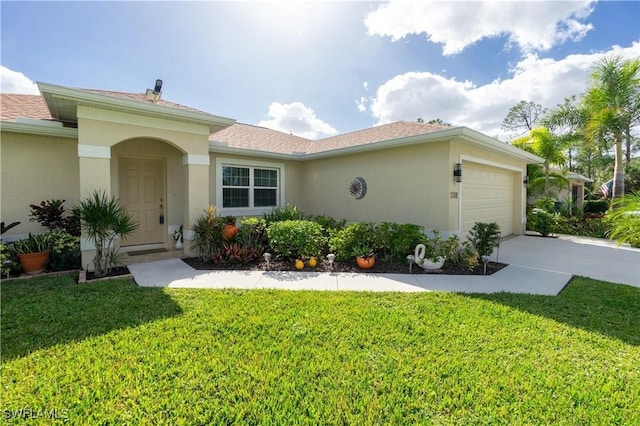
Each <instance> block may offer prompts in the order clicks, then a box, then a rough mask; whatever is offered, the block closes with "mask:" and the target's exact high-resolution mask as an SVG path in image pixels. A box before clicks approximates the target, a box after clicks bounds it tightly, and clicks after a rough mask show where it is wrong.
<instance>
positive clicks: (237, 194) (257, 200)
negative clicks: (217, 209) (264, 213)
mask: <svg viewBox="0 0 640 426" xmlns="http://www.w3.org/2000/svg"><path fill="white" fill-rule="evenodd" d="M279 182H280V179H279V169H278V168H270V167H262V166H244V165H226V164H223V165H222V208H223V209H233V208H260V207H276V206H278V204H279V193H280V186H279Z"/></svg>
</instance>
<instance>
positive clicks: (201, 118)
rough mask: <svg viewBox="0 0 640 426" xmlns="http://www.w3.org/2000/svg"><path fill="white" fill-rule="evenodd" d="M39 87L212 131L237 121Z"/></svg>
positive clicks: (44, 91) (44, 85)
mask: <svg viewBox="0 0 640 426" xmlns="http://www.w3.org/2000/svg"><path fill="white" fill-rule="evenodd" d="M37 84H38V89H39V90H40V93H41V94H42V95H43V96H44V97H45V100H46V96H45V94H48V95H51V96H53V97H59V98H62V99H66V100H71V101H76V102H78V103H82V104H89V105H95V106H103V107H104V106H107V107H111V108H114V109H118V110H125V111H127V112H132V113H136V114H142V115H151V116H154V117H163V118H173V119H175V120H186V121H191V122H196V123H198V124H206V125H207V126H209V128H210V129H211V131H213V130H216V129H219V128H220V127H222V128H224V127H228V126H231V125H232V124H233V123H235V122H236V120H235V119H232V118H227V117H221V116H217V115H213V114H208V113H205V112H195V111H187V110H181V109H177V108H172V107H168V106H163V105H156V104H148V105H147V104H144V103H141V102H138V101H134V100H129V99H122V98H116V97H113V96H108V95H100V94H97V93H91V92H87V91H85V90H81V89H73V88H70V87H64V86H58V85H55V84H49V83H42V82H38V83H37Z"/></svg>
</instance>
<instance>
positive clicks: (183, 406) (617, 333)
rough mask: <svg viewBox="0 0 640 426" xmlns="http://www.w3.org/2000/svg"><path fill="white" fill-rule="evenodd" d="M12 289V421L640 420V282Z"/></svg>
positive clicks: (39, 285)
mask: <svg viewBox="0 0 640 426" xmlns="http://www.w3.org/2000/svg"><path fill="white" fill-rule="evenodd" d="M1 290H2V330H1V331H2V335H1V339H2V341H1V343H2V378H1V384H2V408H3V409H4V410H5V412H4V416H3V417H7V412H8V411H7V410H9V412H13V411H12V410H18V409H21V408H27V409H31V410H33V411H32V412H31V415H32V416H35V415H38V413H40V414H47V413H49V414H50V413H51V411H52V410H57V412H56V414H57V415H58V416H59V417H60V418H61V417H68V421H69V422H70V423H72V424H98V423H104V424H158V423H166V424H228V423H240V424H299V423H302V424H412V423H413V424H415V423H419V424H425V423H427V424H428V423H435V424H465V425H467V424H482V425H484V424H496V423H505V424H506V423H508V424H536V425H537V424H575V425H583V424H628V425H634V424H640V289H639V288H634V287H629V286H622V285H614V284H610V283H605V282H599V281H594V280H590V279H584V278H579V279H575V280H574V281H573V282H572V283H571V284H570V285H569V286H568V288H567V289H565V291H563V293H562V294H561V295H560V296H558V297H543V296H526V295H510V294H498V295H472V296H464V295H457V294H446V293H427V294H400V293H386V294H378V293H346V292H286V291H262V290H260V291H213V290H172V289H150V288H138V287H137V286H136V285H135V284H133V283H132V282H131V281H127V280H120V281H111V282H104V283H96V284H88V285H78V284H75V283H74V281H73V278H72V277H58V278H41V279H33V280H29V281H18V282H5V283H3V284H2V288H1ZM38 410H41V411H40V412H39V411H38ZM65 410H66V411H65ZM39 421H40V422H42V423H43V424H50V420H48V419H45V418H40V420H39ZM37 423H38V420H34V421H33V422H32V424H37Z"/></svg>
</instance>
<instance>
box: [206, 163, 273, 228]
mask: <svg viewBox="0 0 640 426" xmlns="http://www.w3.org/2000/svg"><path fill="white" fill-rule="evenodd" d="M223 167H240V168H248V169H249V186H248V187H243V188H247V189H248V190H249V207H226V208H225V207H224V206H223V205H222V203H223V189H224V188H225V186H224V185H223V178H222V169H223ZM255 169H266V170H275V171H276V173H277V176H276V178H277V182H276V185H277V186H276V188H275V190H276V207H280V206H283V205H284V204H285V196H284V195H285V185H284V182H285V167H284V163H272V162H267V161H254V160H241V159H236V158H221V157H218V158H216V205H217V207H218V213H219V214H220V215H221V216H260V215H263V214H265V213H268V212H270V211H271V210H272V209H273V207H274V206H265V207H255V205H254V190H255V189H272V188H271V187H259V186H255V181H254V176H255V175H254V170H255ZM231 187H232V188H233V187H235V186H231ZM237 188H239V187H237Z"/></svg>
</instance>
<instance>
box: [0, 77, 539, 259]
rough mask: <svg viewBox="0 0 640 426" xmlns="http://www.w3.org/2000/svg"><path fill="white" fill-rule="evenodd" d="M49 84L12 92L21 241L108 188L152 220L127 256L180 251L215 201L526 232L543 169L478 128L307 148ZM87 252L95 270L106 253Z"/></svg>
mask: <svg viewBox="0 0 640 426" xmlns="http://www.w3.org/2000/svg"><path fill="white" fill-rule="evenodd" d="M38 88H39V90H40V93H41V96H37V95H17V94H2V95H1V120H2V121H1V123H0V125H1V136H2V142H1V149H0V156H1V166H2V175H1V178H2V182H1V191H2V192H1V206H0V207H1V209H2V210H1V212H2V220H3V221H5V222H9V223H10V222H13V221H21V222H22V224H21V225H20V226H18V227H16V228H14V229H13V230H12V231H10V232H9V233H8V235H5V236H4V237H6V238H8V239H11V238H14V239H15V238H19V237H22V236H25V235H26V234H28V233H29V232H42V231H44V229H43V228H42V227H41V226H40V225H39V224H37V223H34V222H29V220H28V219H29V217H28V216H29V212H30V208H29V205H30V204H38V203H40V201H42V200H48V199H65V200H66V203H65V205H66V206H67V209H70V208H71V206H73V205H75V204H77V203H78V202H79V201H80V199H82V198H85V197H87V196H88V195H89V194H90V193H92V192H93V191H94V190H96V189H98V190H105V191H107V193H109V194H113V195H115V196H117V197H118V198H119V199H120V200H121V202H122V203H123V204H124V205H125V206H126V207H127V208H128V209H129V211H130V212H131V213H133V215H134V216H135V218H136V219H137V220H138V222H139V224H140V227H139V229H138V230H137V231H136V233H135V234H134V235H132V236H130V237H129V238H127V239H126V240H124V241H122V242H121V248H122V249H123V250H125V251H126V250H132V249H137V250H139V249H140V248H141V247H145V248H159V247H170V246H171V245H172V244H173V239H172V234H173V231H174V230H175V229H176V228H177V227H179V226H180V225H183V226H184V228H185V229H189V228H190V226H191V224H192V223H193V221H194V219H195V218H197V217H198V216H199V215H201V214H202V212H203V208H205V207H206V206H207V205H209V204H214V205H216V206H217V208H218V212H219V214H221V215H234V216H250V215H262V214H263V213H264V212H267V211H270V210H271V209H272V208H273V207H274V206H282V205H285V204H293V205H296V206H298V207H300V208H301V209H303V210H304V212H305V213H307V214H327V215H330V216H332V217H334V218H337V219H347V220H358V221H374V222H382V221H393V222H399V223H415V224H419V225H423V226H425V227H426V228H427V229H432V230H440V231H441V232H442V233H443V234H444V235H448V234H452V233H455V234H458V235H464V234H465V233H466V232H467V231H468V230H469V229H470V228H471V227H472V226H473V223H474V222H476V221H485V222H486V221H496V222H498V223H499V225H500V227H501V230H502V234H503V235H509V234H522V233H523V232H524V227H525V199H526V186H525V185H524V184H523V182H524V181H525V177H526V166H527V164H531V163H539V162H541V161H542V159H541V158H539V157H537V156H535V155H533V154H531V153H528V152H525V151H523V150H520V149H518V148H515V147H513V146H511V145H508V144H506V143H503V142H500V141H498V140H496V139H494V138H491V137H488V136H486V135H484V134H482V133H479V132H477V131H474V130H471V129H469V128H466V127H450V126H441V125H433V124H425V123H419V122H407V121H401V122H396V123H391V124H386V125H381V126H377V127H372V128H369V129H364V130H359V131H355V132H351V133H347V134H342V135H339V136H333V137H329V138H325V139H320V140H308V139H305V138H301V137H297V136H293V135H290V134H286V133H282V132H278V131H274V130H270V129H267V128H263V127H257V126H252V125H246V124H240V123H236V122H235V120H233V119H230V118H225V117H220V116H216V115H212V114H209V113H206V112H202V111H199V110H196V109H193V108H189V107H186V106H183V105H179V104H175V103H172V102H168V101H165V100H164V99H162V98H161V93H160V89H159V88H158V87H156V88H155V89H154V90H151V89H148V90H147V92H146V94H145V93H140V94H138V93H123V92H113V91H104V90H86V89H77V88H70V87H63V86H58V85H53V84H46V83H38ZM353 183H355V185H353V186H355V188H352V184H353ZM350 189H351V191H350ZM353 189H355V190H353ZM190 237H191V235H190V233H189V232H186V233H185V238H186V239H187V240H189V239H190ZM81 246H82V252H83V265H91V264H92V262H91V259H92V257H93V247H91V245H90V244H89V243H88V242H87V241H83V242H82V245H81ZM189 246H190V244H189V241H185V250H186V251H187V252H189V250H190V248H189Z"/></svg>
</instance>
